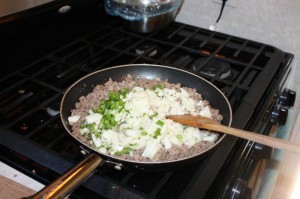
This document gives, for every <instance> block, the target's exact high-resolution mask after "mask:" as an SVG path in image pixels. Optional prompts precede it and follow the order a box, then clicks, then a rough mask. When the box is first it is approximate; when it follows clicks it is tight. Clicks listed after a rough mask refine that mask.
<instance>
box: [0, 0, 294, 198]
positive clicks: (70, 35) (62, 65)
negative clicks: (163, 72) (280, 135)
mask: <svg viewBox="0 0 300 199" xmlns="http://www.w3.org/2000/svg"><path fill="white" fill-rule="evenodd" d="M63 6H70V7H71V10H69V12H65V13H63V14H61V13H60V12H59V10H60V8H61V7H63ZM8 17H11V16H5V17H2V18H1V25H0V29H1V30H5V31H1V37H0V38H1V45H0V48H1V49H0V50H1V54H0V56H1V57H0V58H1V59H0V65H1V77H0V132H1V139H0V148H1V154H0V159H1V161H3V162H4V163H6V164H8V165H10V166H12V167H14V168H16V169H17V170H20V171H21V172H23V173H25V174H26V175H29V176H30V177H32V178H34V179H36V180H38V181H40V182H41V183H44V184H48V183H50V182H51V181H53V180H54V179H56V178H57V177H58V176H60V175H61V174H62V173H63V172H65V171H66V170H68V169H69V168H70V167H72V166H73V165H74V164H75V163H76V162H79V161H80V160H82V159H83V154H82V153H81V148H80V147H78V143H74V140H73V139H71V138H70V137H69V136H68V134H67V133H66V132H65V130H64V128H63V126H62V124H61V121H60V118H59V114H58V113H59V105H60V102H61V97H62V95H63V93H64V91H65V90H66V89H67V88H68V86H70V85H71V84H72V83H73V82H74V81H76V80H77V79H79V78H80V77H82V76H84V75H86V74H87V73H89V72H92V71H95V70H98V69H101V68H106V67H110V66H115V65H120V64H130V63H151V64H162V65H168V66H172V67H178V68H182V69H185V70H188V71H192V72H194V73H195V74H198V75H200V76H202V77H204V78H206V79H207V80H209V81H210V82H212V83H213V84H215V85H216V86H217V87H218V88H219V89H221V90H222V91H223V92H224V93H225V95H226V96H227V98H228V100H229V101H230V103H231V106H232V109H233V123H232V126H233V127H237V128H242V129H246V130H250V131H256V132H257V133H263V134H267V135H269V134H270V132H271V133H272V132H273V131H274V127H276V126H282V125H284V124H285V122H286V119H287V117H288V110H289V107H291V106H293V102H294V100H295V97H296V94H295V92H293V91H292V90H289V89H286V88H284V86H283V85H284V83H285V81H286V79H287V78H288V76H289V73H290V71H291V69H290V63H291V61H292V60H293V55H292V54H290V53H288V52H284V51H282V50H280V49H278V48H276V47H273V46H270V45H267V44H263V43H259V42H256V41H251V40H247V39H244V38H239V37H235V36H231V35H227V34H223V33H219V32H212V31H209V30H206V29H202V28H199V27H194V26H190V25H186V24H182V23H177V22H172V23H171V24H170V25H169V26H167V27H166V28H164V29H163V30H161V31H160V32H156V33H150V34H138V33H135V32H131V31H129V30H128V29H127V28H126V26H125V25H124V23H123V21H122V20H120V19H119V18H116V17H112V16H109V15H107V14H106V13H105V11H104V6H103V2H102V1H100V2H98V1H85V3H84V5H82V1H59V4H58V2H56V1H55V3H54V4H52V3H49V4H45V7H43V9H40V10H39V12H31V11H30V10H29V11H26V12H21V13H18V14H16V15H14V17H15V19H14V20H12V21H8V20H4V19H8ZM273 154H274V150H273V149H271V148H269V147H265V146H261V145H258V144H256V143H253V142H248V141H246V140H240V139H237V138H235V137H231V136H228V137H227V138H226V139H225V140H224V141H223V142H222V143H221V145H220V146H219V147H218V148H217V149H216V150H215V151H214V152H213V153H212V154H210V155H208V156H207V157H205V158H204V159H203V160H201V161H199V162H196V163H194V164H191V165H189V166H186V167H183V168H181V169H178V170H174V171H170V172H154V173H148V172H130V171H124V170H121V171H118V170H116V169H114V168H113V167H111V166H110V165H106V168H105V169H102V170H101V173H95V174H94V175H93V176H91V178H89V180H88V181H86V182H85V183H84V184H83V185H82V186H80V187H79V188H78V189H77V190H76V191H75V192H74V193H73V194H72V195H71V196H70V198H250V197H251V196H252V197H255V196H256V195H257V194H258V193H259V189H260V188H261V184H260V183H259V182H255V183H254V182H253V179H255V176H256V174H257V173H258V174H259V173H261V172H257V167H258V165H260V163H261V162H262V161H272V155H273ZM260 175H261V174H260ZM257 187H258V188H257Z"/></svg>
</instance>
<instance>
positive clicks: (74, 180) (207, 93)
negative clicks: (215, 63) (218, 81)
mask: <svg viewBox="0 0 300 199" xmlns="http://www.w3.org/2000/svg"><path fill="white" fill-rule="evenodd" d="M128 74H131V75H132V77H133V78H134V79H137V78H146V79H156V78H160V79H161V80H167V81H168V82H170V83H180V84H181V85H182V86H184V87H190V88H195V89H196V90H197V92H198V93H200V94H201V95H202V98H203V99H205V100H208V101H209V103H210V105H211V106H212V107H213V108H215V109H219V112H220V114H221V115H222V116H223V120H222V124H224V125H227V126H230V124H231V119H232V111H231V107H230V104H229V102H228V100H227V99H226V97H225V96H224V95H223V93H222V92H221V91H220V90H219V89H218V88H216V87H215V86H214V85H213V84H211V83H210V82H208V81H207V80H205V79H203V78H201V77H199V76H197V75H195V74H193V73H191V72H187V71H185V70H181V69H176V68H172V67H168V66H161V65H150V64H131V65H122V66H115V67H110V68H107V69H103V70H99V71H96V72H93V73H91V74H89V75H87V76H85V77H83V78H81V79H79V80H78V81H77V82H75V83H74V84H73V85H72V86H70V87H69V89H68V90H67V91H66V92H65V94H64V96H63V98H62V102H61V107H60V115H61V120H62V123H63V125H64V127H65V128H66V130H67V131H68V133H69V134H70V135H71V136H72V137H73V138H74V139H76V140H77V141H78V142H79V143H80V145H81V146H82V147H84V148H85V150H86V151H88V152H89V155H87V157H86V158H85V159H84V160H83V161H82V162H80V163H79V164H78V165H76V166H75V167H74V168H72V169H71V170H69V171H68V172H67V173H66V174H64V175H63V176H61V177H60V178H59V179H57V180H56V181H55V182H53V183H52V184H50V185H49V186H48V187H45V188H44V189H42V190H41V191H40V192H38V193H37V194H36V195H35V196H34V197H33V198H63V197H65V196H66V195H67V194H69V193H70V192H72V191H73V190H74V189H75V188H76V187H77V186H78V185H80V183H81V182H82V181H83V180H84V179H86V178H87V177H88V176H89V175H91V174H92V173H93V171H95V169H96V168H97V167H99V169H101V165H103V164H112V165H113V166H114V167H115V168H116V169H128V170H134V171H144V170H146V171H158V170H159V171H168V170H173V169H176V168H178V167H182V166H184V165H186V164H190V163H192V162H195V161H197V160H199V159H201V158H203V156H205V155H207V154H208V153H209V152H211V151H212V150H213V149H214V148H215V147H217V145H218V144H219V143H220V142H221V141H222V140H223V139H224V137H225V134H223V135H221V136H219V138H218V140H217V141H216V143H215V144H214V145H213V146H212V147H211V148H209V149H207V150H205V151H203V152H201V153H199V154H197V155H194V156H191V157H186V158H182V159H178V160H173V161H162V162H139V161H129V160H123V159H119V158H118V157H114V156H111V155H108V154H101V153H99V152H98V151H96V150H94V149H93V148H92V147H91V146H87V145H86V144H85V143H83V142H82V141H81V140H80V139H78V138H77V137H75V136H74V135H73V134H72V129H71V126H70V125H69V123H68V117H69V116H70V115H71V110H72V109H74V108H75V104H76V102H78V101H79V98H80V97H81V96H86V95H87V94H88V93H91V92H92V91H93V89H94V87H95V86H96V85H98V84H104V83H105V82H107V81H108V80H109V78H112V80H113V81H122V80H124V79H125V77H126V76H127V75H128Z"/></svg>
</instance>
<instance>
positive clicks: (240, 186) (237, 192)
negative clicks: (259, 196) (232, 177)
mask: <svg viewBox="0 0 300 199" xmlns="http://www.w3.org/2000/svg"><path fill="white" fill-rule="evenodd" d="M251 196H252V189H250V188H249V187H247V185H246V181H245V180H243V179H241V178H238V179H236V181H235V183H234V185H233V187H232V189H231V194H230V197H229V198H231V199H251Z"/></svg>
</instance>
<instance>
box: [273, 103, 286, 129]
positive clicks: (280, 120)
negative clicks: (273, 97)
mask: <svg viewBox="0 0 300 199" xmlns="http://www.w3.org/2000/svg"><path fill="white" fill-rule="evenodd" d="M288 114H289V110H288V108H287V107H284V106H282V105H280V104H277V105H275V107H274V109H273V111H272V117H271V122H272V123H273V124H280V125H284V124H285V123H286V121H287V117H288Z"/></svg>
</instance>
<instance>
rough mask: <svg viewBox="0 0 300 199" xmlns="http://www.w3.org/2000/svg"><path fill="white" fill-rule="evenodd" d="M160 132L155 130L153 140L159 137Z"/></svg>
mask: <svg viewBox="0 0 300 199" xmlns="http://www.w3.org/2000/svg"><path fill="white" fill-rule="evenodd" d="M160 131H161V129H160V128H157V129H156V130H155V131H154V135H153V138H155V139H156V138H157V137H158V136H160Z"/></svg>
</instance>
